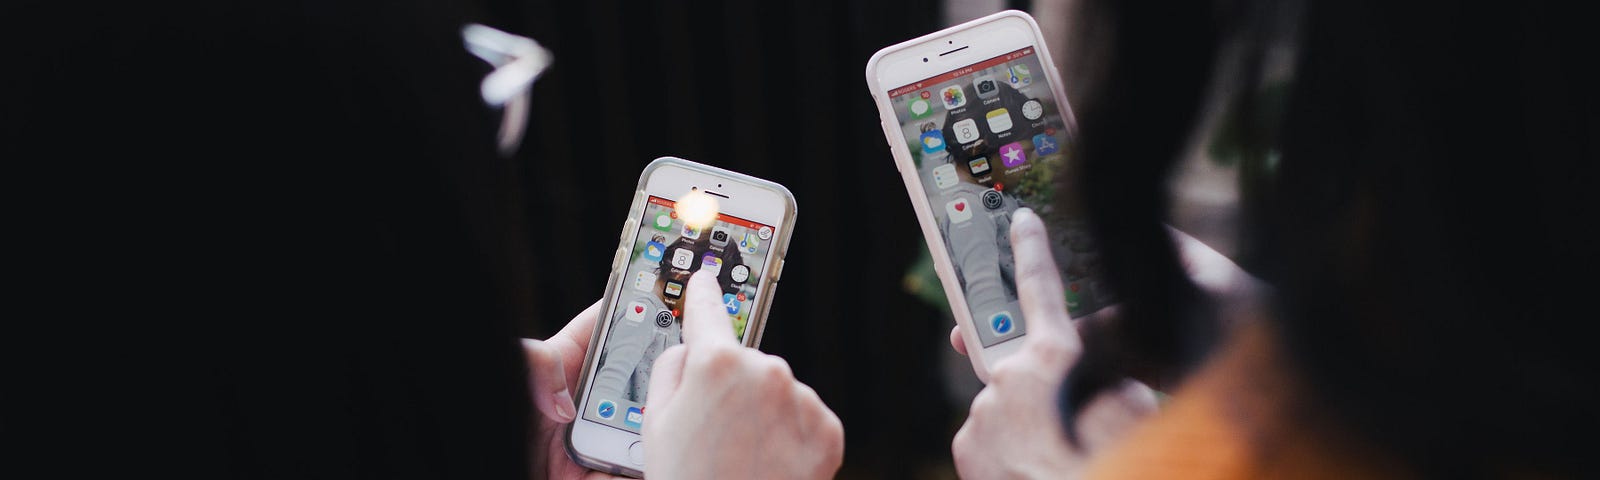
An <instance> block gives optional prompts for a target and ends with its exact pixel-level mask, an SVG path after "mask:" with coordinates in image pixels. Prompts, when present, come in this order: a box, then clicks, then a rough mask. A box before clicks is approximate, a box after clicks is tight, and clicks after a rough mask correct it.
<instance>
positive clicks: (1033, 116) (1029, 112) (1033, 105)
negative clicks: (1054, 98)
mask: <svg viewBox="0 0 1600 480" xmlns="http://www.w3.org/2000/svg"><path fill="white" fill-rule="evenodd" d="M1043 116H1044V105H1041V104H1039V101H1038V100H1028V101H1027V103H1023V104H1022V118H1026V119H1028V120H1038V119H1039V117H1043Z"/></svg>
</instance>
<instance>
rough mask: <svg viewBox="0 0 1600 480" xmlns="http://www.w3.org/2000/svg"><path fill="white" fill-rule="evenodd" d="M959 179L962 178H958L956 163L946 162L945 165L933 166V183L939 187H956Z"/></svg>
mask: <svg viewBox="0 0 1600 480" xmlns="http://www.w3.org/2000/svg"><path fill="white" fill-rule="evenodd" d="M957 180H960V179H959V178H956V166H955V165H953V164H949V163H946V164H944V165H940V166H937V167H933V184H934V185H937V186H938V187H939V188H950V187H954V186H956V181H957Z"/></svg>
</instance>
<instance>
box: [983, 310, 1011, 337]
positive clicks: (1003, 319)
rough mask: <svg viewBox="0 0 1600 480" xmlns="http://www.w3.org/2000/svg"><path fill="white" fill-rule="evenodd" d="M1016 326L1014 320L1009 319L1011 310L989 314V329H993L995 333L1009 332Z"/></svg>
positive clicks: (1003, 333)
mask: <svg viewBox="0 0 1600 480" xmlns="http://www.w3.org/2000/svg"><path fill="white" fill-rule="evenodd" d="M1016 326H1017V325H1016V322H1015V321H1013V320H1012V319H1011V312H1000V313H996V314H994V315H990V316H989V329H990V330H993V331H994V334H995V335H1005V334H1007V333H1011V330H1012V329H1013V327H1016Z"/></svg>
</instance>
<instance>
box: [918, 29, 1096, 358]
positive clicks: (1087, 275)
mask: <svg viewBox="0 0 1600 480" xmlns="http://www.w3.org/2000/svg"><path fill="white" fill-rule="evenodd" d="M888 98H889V102H890V104H891V105H892V106H893V107H894V111H895V116H896V117H897V118H898V120H899V122H900V129H901V132H903V133H904V134H905V138H904V141H905V142H906V144H907V145H908V146H909V148H910V150H911V158H912V161H913V164H914V165H915V166H916V169H917V176H918V178H920V179H921V181H922V187H923V190H924V191H925V192H927V197H928V199H927V201H928V204H929V206H930V207H931V208H932V211H933V216H934V220H935V221H936V222H937V223H938V226H939V232H940V234H941V235H943V237H944V243H945V246H946V247H947V248H948V249H949V254H950V258H951V260H952V264H953V265H954V267H955V274H956V278H957V279H958V280H959V281H960V282H961V287H962V291H963V292H965V293H966V300H967V307H968V308H969V309H970V310H971V314H972V318H973V319H974V321H975V322H977V323H979V325H978V327H977V331H978V338H979V340H980V341H982V343H983V346H984V347H990V346H993V345H997V344H1000V343H1003V342H1006V341H1009V340H1012V339H1015V338H1018V337H1021V336H1022V335H1023V334H1024V333H1025V332H1026V330H1027V328H1026V323H1025V322H1024V319H1023V318H1022V310H1021V305H1020V304H1019V303H1018V301H1017V291H1016V283H1015V281H1014V273H1015V262H1014V261H1013V259H1012V255H1011V241H1010V231H1011V213H1012V212H1014V211H1016V210H1017V209H1018V208H1020V207H1028V208H1031V209H1033V210H1034V211H1035V212H1037V213H1038V214H1039V215H1040V217H1042V218H1043V219H1044V220H1045V223H1046V224H1047V225H1049V226H1050V234H1051V239H1052V243H1053V245H1052V246H1051V247H1052V250H1053V251H1054V253H1055V257H1056V258H1055V259H1056V262H1057V264H1058V266H1059V267H1060V271H1061V272H1062V274H1063V275H1064V276H1065V278H1064V280H1065V281H1066V287H1067V291H1066V292H1065V295H1066V300H1067V309H1068V311H1069V312H1070V313H1071V314H1073V315H1075V316H1076V315H1085V314H1088V313H1092V312H1094V311H1096V310H1099V309H1100V308H1101V307H1102V306H1104V305H1106V304H1108V303H1109V302H1111V301H1113V300H1114V299H1113V296H1112V292H1110V291H1109V290H1108V289H1107V288H1106V287H1105V285H1104V283H1103V282H1102V281H1101V278H1103V276H1102V274H1101V271H1100V270H1101V267H1100V263H1099V255H1098V254H1097V253H1096V250H1097V249H1096V246H1095V244H1094V241H1093V239H1091V238H1090V237H1089V235H1088V232H1087V225H1086V224H1085V223H1084V221H1083V219H1082V215H1081V212H1079V211H1077V210H1078V209H1077V207H1076V205H1075V204H1074V203H1075V202H1071V201H1069V200H1071V199H1069V198H1058V195H1060V192H1059V191H1058V190H1059V189H1060V188H1061V187H1060V186H1059V185H1058V184H1057V182H1056V177H1057V174H1058V173H1059V172H1061V171H1062V170H1063V169H1064V168H1067V167H1068V166H1069V160H1070V159H1069V158H1068V157H1069V150H1068V149H1067V148H1066V146H1065V142H1066V141H1068V138H1067V132H1066V129H1065V123H1064V122H1063V121H1062V112H1061V111H1060V110H1059V108H1058V107H1057V103H1056V100H1055V98H1054V94H1053V91H1052V90H1051V88H1050V85H1049V81H1048V79H1047V77H1045V75H1044V67H1043V66H1042V64H1041V62H1040V57H1039V55H1038V54H1037V53H1036V50H1035V49H1034V48H1033V47H1027V48H1022V49H1019V50H1016V51H1013V52H1010V53H1007V54H1004V55H1000V56H997V57H994V58H990V59H987V60H983V61H980V62H977V63H974V64H972V65H968V66H965V67H962V68H958V69H955V70H952V71H949V72H945V73H943V74H939V75H936V76H933V77H931V78H928V79H925V80H922V81H919V82H916V83H912V84H909V85H904V86H901V87H898V88H894V89H891V90H889V92H888Z"/></svg>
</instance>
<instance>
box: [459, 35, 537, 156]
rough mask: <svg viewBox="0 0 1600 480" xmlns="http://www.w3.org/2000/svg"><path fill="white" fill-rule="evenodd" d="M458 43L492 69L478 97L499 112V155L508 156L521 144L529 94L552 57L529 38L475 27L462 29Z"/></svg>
mask: <svg viewBox="0 0 1600 480" xmlns="http://www.w3.org/2000/svg"><path fill="white" fill-rule="evenodd" d="M461 40H462V41H463V42H464V43H466V46H467V51H468V52H471V53H472V54H473V55H475V56H477V57H478V58H481V59H483V61H485V62H489V64H490V65H494V67H495V69H494V71H493V72H489V75H488V76H485V77H483V84H482V85H481V86H479V93H481V94H482V95H483V101H484V103H488V104H489V105H490V106H493V107H499V108H501V109H502V111H503V113H504V116H503V117H502V118H501V120H500V132H499V134H498V137H497V138H498V139H499V147H500V153H501V154H504V155H510V154H511V152H513V151H516V149H517V145H519V144H521V143H522V135H523V130H524V129H525V128H526V127H527V122H528V91H529V90H530V89H531V87H533V81H534V80H537V79H538V78H539V74H541V73H544V70H545V69H546V68H549V67H550V62H551V61H553V60H554V57H553V56H551V54H550V51H549V50H546V49H545V48H544V47H542V46H540V45H539V42H535V41H533V39H531V38H528V37H523V36H520V35H512V34H509V33H506V32H502V31H500V30H496V29H493V28H490V27H486V26H483V25H479V24H476V23H469V24H467V26H465V27H461Z"/></svg>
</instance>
